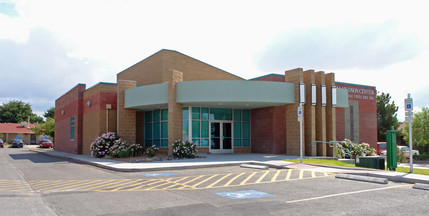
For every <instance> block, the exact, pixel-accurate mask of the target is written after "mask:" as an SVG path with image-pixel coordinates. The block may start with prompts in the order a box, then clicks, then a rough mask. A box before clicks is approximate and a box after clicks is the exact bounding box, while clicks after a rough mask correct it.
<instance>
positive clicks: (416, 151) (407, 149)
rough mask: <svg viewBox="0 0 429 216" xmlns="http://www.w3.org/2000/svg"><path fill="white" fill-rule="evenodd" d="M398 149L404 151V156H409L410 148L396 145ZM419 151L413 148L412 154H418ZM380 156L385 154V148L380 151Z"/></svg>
mask: <svg viewBox="0 0 429 216" xmlns="http://www.w3.org/2000/svg"><path fill="white" fill-rule="evenodd" d="M397 148H398V150H399V151H404V153H405V157H407V158H410V148H408V146H397ZM419 154H420V152H419V151H418V150H414V149H413V153H412V155H419ZM381 156H387V150H384V151H382V152H381Z"/></svg>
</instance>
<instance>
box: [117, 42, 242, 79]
mask: <svg viewBox="0 0 429 216" xmlns="http://www.w3.org/2000/svg"><path fill="white" fill-rule="evenodd" d="M161 51H169V52H176V53H179V54H181V55H184V56H186V57H188V58H191V59H194V60H196V61H199V62H201V63H203V64H206V65H208V66H210V67H213V68H216V69H218V70H221V71H223V72H225V73H228V74H231V75H233V76H235V77H238V78H240V79H242V80H246V79H244V78H243V77H240V76H237V75H235V74H233V73H230V72H228V71H225V70H222V69H220V68H218V67H215V66H213V65H211V64H207V63H205V62H203V61H201V60H198V59H196V58H194V57H192V56H189V55H186V54H183V53H181V52H179V51H176V50H170V49H161V50H159V51H158V52H156V53H154V54H152V55H150V56H148V57H146V58H144V59H143V60H141V61H139V62H137V63H135V64H133V65H131V66H130V67H127V68H126V69H125V70H122V71H121V72H119V73H117V74H116V75H118V74H120V73H122V72H124V71H126V70H128V69H130V68H132V67H133V66H135V65H137V64H138V63H140V62H142V61H145V60H146V59H148V58H150V57H152V56H154V55H156V54H158V53H160V52H161Z"/></svg>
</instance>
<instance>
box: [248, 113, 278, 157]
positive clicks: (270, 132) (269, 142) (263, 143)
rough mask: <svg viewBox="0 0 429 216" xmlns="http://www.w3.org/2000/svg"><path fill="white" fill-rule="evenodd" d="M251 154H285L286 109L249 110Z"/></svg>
mask: <svg viewBox="0 0 429 216" xmlns="http://www.w3.org/2000/svg"><path fill="white" fill-rule="evenodd" d="M250 116H251V121H250V122H251V142H252V152H255V153H269V154H285V153H286V107H285V106H277V107H266V108H259V109H252V110H251V115H250Z"/></svg>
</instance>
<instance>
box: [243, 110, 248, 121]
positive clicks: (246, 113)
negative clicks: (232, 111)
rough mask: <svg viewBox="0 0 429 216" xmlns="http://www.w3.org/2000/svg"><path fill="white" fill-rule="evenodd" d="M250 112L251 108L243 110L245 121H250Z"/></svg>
mask: <svg viewBox="0 0 429 216" xmlns="http://www.w3.org/2000/svg"><path fill="white" fill-rule="evenodd" d="M249 119H250V113H249V110H243V121H249Z"/></svg>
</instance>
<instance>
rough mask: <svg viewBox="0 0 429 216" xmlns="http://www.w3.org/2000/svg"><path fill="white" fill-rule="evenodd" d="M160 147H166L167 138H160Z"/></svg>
mask: <svg viewBox="0 0 429 216" xmlns="http://www.w3.org/2000/svg"><path fill="white" fill-rule="evenodd" d="M161 147H168V139H162V140H161Z"/></svg>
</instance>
